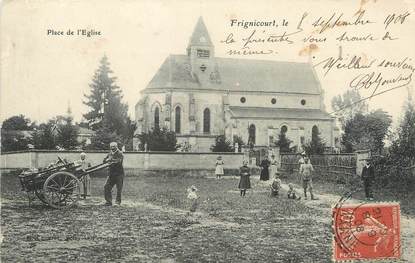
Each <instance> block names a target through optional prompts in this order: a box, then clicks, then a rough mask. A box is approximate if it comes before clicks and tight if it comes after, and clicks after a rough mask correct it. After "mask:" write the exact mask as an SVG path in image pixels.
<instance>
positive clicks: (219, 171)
mask: <svg viewBox="0 0 415 263" xmlns="http://www.w3.org/2000/svg"><path fill="white" fill-rule="evenodd" d="M223 165H224V162H223V161H222V156H220V155H219V156H218V158H217V159H216V169H215V175H216V178H217V179H220V178H221V177H222V175H223V174H224V171H223Z"/></svg>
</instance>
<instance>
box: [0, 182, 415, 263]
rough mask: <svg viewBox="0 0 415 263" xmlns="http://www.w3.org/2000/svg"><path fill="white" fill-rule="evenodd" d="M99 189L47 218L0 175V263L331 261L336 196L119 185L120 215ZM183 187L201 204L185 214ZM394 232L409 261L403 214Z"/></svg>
mask: <svg viewBox="0 0 415 263" xmlns="http://www.w3.org/2000/svg"><path fill="white" fill-rule="evenodd" d="M104 182H105V178H102V177H95V178H93V179H92V185H93V189H92V196H91V197H89V198H88V199H87V200H85V201H81V202H80V203H79V205H78V206H77V207H75V208H71V209H67V210H55V209H51V208H49V207H46V206H44V205H43V204H42V203H40V202H35V203H34V204H32V206H31V207H29V206H28V203H27V201H26V199H25V195H24V193H22V192H20V186H19V182H18V180H17V178H16V177H13V176H3V178H2V182H1V198H2V200H1V208H2V211H1V219H2V220H1V233H2V236H1V238H2V244H1V259H2V262H68V261H71V262H331V257H332V230H331V206H332V204H333V203H335V202H336V201H337V200H338V198H339V196H336V195H333V194H324V195H322V194H321V193H320V194H318V195H317V196H318V197H319V200H317V201H310V200H308V201H305V200H301V201H294V200H288V199H287V198H286V196H285V194H284V193H285V191H286V190H284V191H283V194H282V195H281V196H279V197H277V198H271V197H270V196H269V185H268V184H267V183H263V182H259V181H258V179H257V177H254V178H253V179H252V184H253V189H252V190H250V191H248V192H247V196H246V197H245V198H242V197H240V196H239V192H238V190H237V188H236V187H237V183H238V179H237V178H234V177H228V178H224V179H221V180H216V179H215V178H185V177H146V176H141V177H127V178H126V179H125V183H124V190H123V204H122V206H121V207H104V206H102V205H101V204H102V203H103V202H104V200H103V197H102V187H103V185H104ZM190 185H195V186H197V187H198V189H199V195H200V205H199V208H198V212H196V213H195V214H193V215H188V212H187V211H188V209H189V204H188V203H187V200H186V188H187V187H189V186H190ZM283 188H284V189H286V188H287V186H286V185H283ZM299 192H300V191H299ZM401 224H402V230H401V231H402V246H403V259H402V260H400V261H398V262H413V261H411V260H412V259H414V258H415V257H413V256H414V254H413V250H410V248H414V245H415V244H414V240H415V221H414V220H413V218H410V217H409V216H406V215H402V222H401ZM411 251H412V252H411ZM365 262H368V261H365ZM369 262H370V261H369ZM376 262H379V261H376ZM381 262H388V261H381ZM394 262H396V261H394Z"/></svg>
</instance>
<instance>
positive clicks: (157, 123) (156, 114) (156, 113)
mask: <svg viewBox="0 0 415 263" xmlns="http://www.w3.org/2000/svg"><path fill="white" fill-rule="evenodd" d="M154 129H155V130H158V129H160V110H159V107H156V109H155V110H154Z"/></svg>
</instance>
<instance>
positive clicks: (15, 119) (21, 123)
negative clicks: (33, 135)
mask: <svg viewBox="0 0 415 263" xmlns="http://www.w3.org/2000/svg"><path fill="white" fill-rule="evenodd" d="M1 128H2V129H3V130H9V131H12V130H13V131H28V130H33V124H32V123H31V121H30V119H29V118H26V117H25V116H24V115H22V114H20V115H17V116H12V117H10V118H8V119H6V120H5V121H3V124H2V125H1Z"/></svg>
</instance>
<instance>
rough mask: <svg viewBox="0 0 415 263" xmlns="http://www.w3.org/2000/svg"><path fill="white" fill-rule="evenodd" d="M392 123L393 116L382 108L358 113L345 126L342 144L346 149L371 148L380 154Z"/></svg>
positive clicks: (350, 150)
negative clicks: (367, 112)
mask: <svg viewBox="0 0 415 263" xmlns="http://www.w3.org/2000/svg"><path fill="white" fill-rule="evenodd" d="M391 123H392V119H391V117H390V116H389V115H388V114H387V113H386V112H385V111H383V110H380V109H378V110H376V111H373V112H371V113H369V114H366V115H363V114H361V113H358V114H356V115H355V116H354V117H353V118H352V119H350V120H348V121H347V122H346V125H345V127H344V134H343V138H342V144H343V146H344V148H345V151H346V152H353V151H356V150H367V149H370V150H371V151H372V152H373V153H378V154H380V153H381V152H382V150H383V147H384V139H385V137H386V135H387V134H388V130H389V127H390V125H391Z"/></svg>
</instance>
